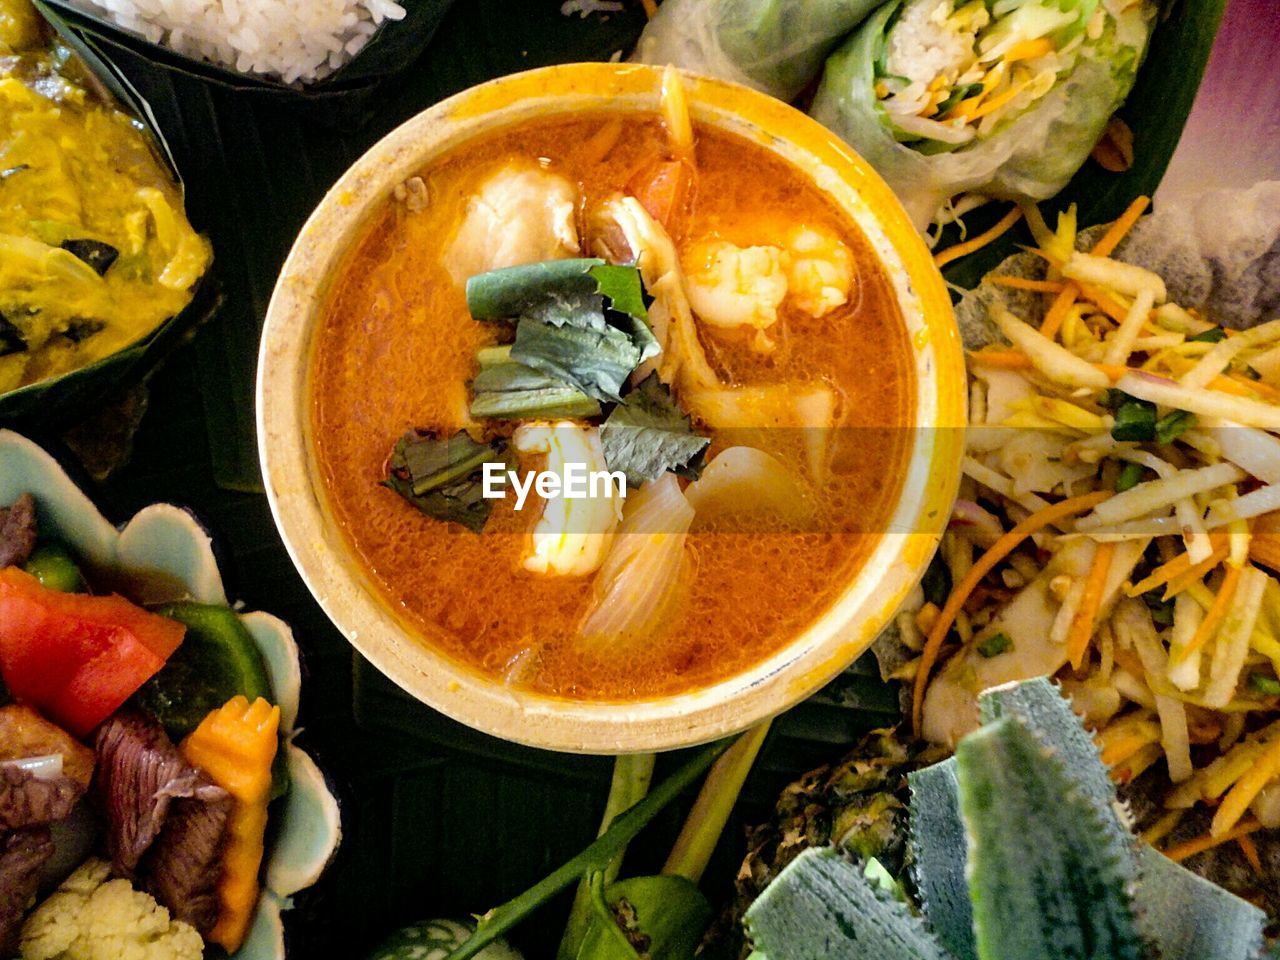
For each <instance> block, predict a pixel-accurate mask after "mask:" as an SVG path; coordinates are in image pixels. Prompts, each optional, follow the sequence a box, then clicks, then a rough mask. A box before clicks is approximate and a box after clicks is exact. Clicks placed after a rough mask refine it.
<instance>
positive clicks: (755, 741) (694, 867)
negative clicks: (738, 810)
mask: <svg viewBox="0 0 1280 960" xmlns="http://www.w3.org/2000/svg"><path fill="white" fill-rule="evenodd" d="M769 724H770V721H768V720H766V721H765V722H764V723H762V724H760V725H759V726H756V727H753V728H752V729H750V730H748V731H747V732H746V733H744V734H743V735H742V736H741V737H739V738H738V740H737V742H736V743H734V745H733V746H732V747H730V748H729V749H728V750H727V751H725V754H724V756H722V757H721V758H720V759H719V760H717V761H716V765H715V766H714V767H712V768H711V772H710V773H709V774H707V779H706V780H705V781H704V782H703V784H702V789H701V790H700V791H699V792H698V799H697V800H695V801H694V804H693V809H692V810H690V811H689V818H688V819H687V820H685V822H684V828H683V829H682V830H681V831H680V836H678V837H677V838H676V842H675V846H673V847H672V848H671V855H670V856H669V857H667V862H666V864H665V865H664V866H663V868H662V872H663V873H665V874H670V875H674V876H680V877H685V878H687V879H689V880H692V881H693V882H694V883H697V882H698V881H699V880H701V879H702V871H703V870H705V869H706V868H707V861H708V860H710V859H711V853H712V851H713V850H715V847H716V844H717V843H719V841H720V834H721V833H723V832H724V825H725V823H727V822H728V820H729V813H730V812H731V811H732V810H733V806H734V804H735V803H737V802H738V794H739V793H740V792H741V791H742V784H743V783H744V782H745V781H746V779H747V774H748V773H750V772H751V767H752V765H753V764H754V763H755V762H756V755H757V754H759V752H760V747H761V746H762V745H763V744H764V740H765V737H766V736H767V735H768V733H769Z"/></svg>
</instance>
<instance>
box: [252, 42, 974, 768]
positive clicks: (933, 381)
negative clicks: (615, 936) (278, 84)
mask: <svg viewBox="0 0 1280 960" xmlns="http://www.w3.org/2000/svg"><path fill="white" fill-rule="evenodd" d="M257 413H258V429H259V444H260V452H261V461H262V467H263V475H264V478H265V481H266V485H267V491H268V497H269V499H270V502H271V507H272V510H273V513H274V516H275V519H276V523H277V525H278V527H279V529H280V532H281V534H282V536H283V537H284V540H285V542H286V544H287V546H288V548H289V551H290V554H291V556H292V557H293V560H294V562H295V564H296V565H297V567H298V570H299V571H300V572H301V574H302V576H303V578H304V580H305V581H306V583H307V585H308V587H309V588H310V590H311V592H312V593H313V594H314V596H315V598H316V599H317V601H318V602H319V603H320V605H321V606H322V607H323V608H324V610H325V611H326V613H327V614H328V615H329V617H330V618H331V619H332V620H333V622H334V623H335V624H336V625H337V626H338V628H339V629H341V630H342V632H343V633H344V635H345V636H346V637H347V638H348V639H349V640H350V642H351V643H352V644H353V645H354V647H355V648H356V649H357V650H358V651H359V652H360V653H361V654H363V655H364V656H365V657H367V658H368V659H369V660H370V661H372V663H373V664H374V665H375V666H377V667H378V668H379V669H380V670H382V671H383V672H384V673H385V674H386V675H387V676H388V677H390V678H391V679H392V680H394V681H395V682H396V683H397V684H399V685H400V686H401V687H402V688H403V689H404V690H406V691H408V692H409V693H410V694H412V695H413V696H415V697H417V698H418V699H420V700H421V701H423V702H424V703H426V704H428V705H430V706H431V707H433V708H435V709H437V710H439V711H441V712H443V713H445V714H447V715H449V716H451V717H454V718H456V719H458V720H461V721H463V722H465V723H467V724H469V725H471V726H473V727H476V728H478V729H480V730H483V731H486V732H488V733H491V734H495V735H497V736H500V737H504V738H506V739H509V740H513V741H518V742H521V743H525V744H530V745H534V746H540V747H547V748H552V749H558V750H572V751H579V752H598V753H620V752H627V751H649V750H659V749H666V748H673V747H677V746H684V745H690V744H694V743H698V742H703V741H708V740H711V739H714V738H717V737H720V736H723V735H726V734H728V733H731V732H734V731H737V730H741V729H744V728H746V727H748V726H750V725H752V724H754V723H756V722H758V721H761V720H763V719H765V718H767V717H770V716H773V715H776V714H777V713H779V712H781V711H783V710H785V709H787V708H788V707H790V706H792V705H794V704H795V703H797V702H798V701H800V700H801V699H803V698H804V697H806V696H808V695H809V694H811V693H813V692H814V691H816V690H817V689H819V688H820V687H821V686H822V685H823V684H825V683H827V682H828V681H829V680H831V679H832V678H833V677H834V676H835V675H836V674H838V673H839V672H840V671H841V670H843V669H844V668H845V667H847V666H848V664H850V663H851V662H852V661H853V660H854V659H855V658H856V657H857V656H858V655H859V654H860V653H862V652H863V651H865V650H866V649H867V647H868V646H869V645H870V644H871V642H872V641H873V640H874V638H875V637H876V635H877V634H878V633H879V632H880V631H881V630H882V629H883V628H884V627H885V626H886V624H888V623H889V621H890V620H891V619H892V617H893V615H894V613H895V611H896V609H897V608H898V606H899V605H900V603H901V602H902V601H903V599H904V598H905V597H906V595H907V593H908V592H909V591H910V590H911V589H912V588H913V587H914V586H915V584H916V583H917V582H918V580H919V578H920V577H921V575H922V574H923V572H924V570H925V567H926V566H927V564H928V562H929V560H930V558H931V556H932V554H933V552H934V549H935V547H936V545H937V541H938V538H939V536H940V535H941V532H942V530H943V528H944V525H945V522H946V518H947V516H948V514H949V512H950V507H951V503H952V500H953V498H954V496H955V489H956V486H957V483H958V478H959V463H960V457H961V453H962V446H963V442H962V429H961V428H962V425H963V423H964V416H965V388H964V371H963V358H962V353H961V348H960V345H959V342H958V338H957V334H956V330H955V327H954V322H953V318H952V314H951V309H950V302H949V300H948V296H947V291H946V289H945V287H944V285H943V282H942V280H941V277H940V276H939V274H938V273H937V271H936V269H935V268H934V266H933V263H932V260H931V259H930V256H929V253H928V251H927V249H926V248H925V246H924V244H923V243H922V241H921V239H920V237H919V235H918V234H917V233H916V232H915V231H914V229H913V228H912V227H911V224H910V222H909V220H908V219H907V217H906V215H905V213H904V212H903V210H902V209H901V207H900V206H899V204H898V203H897V201H896V200H895V198H894V197H893V195H892V194H891V193H890V191H889V190H888V188H887V187H886V186H885V185H884V183H883V182H882V181H881V180H880V179H879V178H878V177H877V176H876V174H875V173H874V172H873V171H872V170H871V168H870V167H869V166H867V165H866V164H865V163H864V162H863V161H862V160H861V159H860V158H858V157H857V156H856V155H854V154H853V153H852V152H851V151H849V149H848V148H847V147H846V146H844V145H843V144H842V143H840V142H839V141H838V140H837V138H835V137H834V136H832V135H831V134H830V133H829V132H828V131H826V130H825V129H823V128H822V127H820V126H819V125H817V124H816V123H814V122H813V121H811V120H810V119H808V118H807V117H805V116H804V115H803V114H801V113H799V112H798V111H796V110H794V109H792V108H791V107H789V106H787V105H785V104H782V103H780V102H778V101H776V100H773V99H771V98H768V97H765V96H763V95H760V94H758V93H755V92H753V91H750V90H747V89H745V88H742V87H738V86H735V85H733V84H727V83H723V82H720V81H716V80H711V79H705V78H701V77H697V76H693V75H687V74H675V73H674V72H672V71H667V72H665V73H664V72H663V71H660V70H656V69H654V68H650V67H645V66H635V65H621V64H573V65H565V66H555V67H549V68H545V69H540V70H534V71H531V72H528V73H524V74H519V75H515V76H511V77H506V78H502V79H500V80H495V81H492V82H490V83H486V84H484V85H482V86H479V87H476V88H473V89H471V90H468V91H466V92H464V93H461V94H459V95H457V96H455V97H453V98H451V99H450V100H447V101H445V102H443V103H441V104H439V105H437V106H435V107H432V108H431V109H429V110H427V111H426V112H424V113H422V114H420V115H418V116H417V117H415V118H414V119H412V120H410V121H408V122H407V123H406V124H404V125H403V126H402V127H400V128H399V129H397V130H395V131H394V132H392V133H391V134H389V135H388V136H387V137H386V138H385V139H383V140H382V141H381V142H380V143H378V144H377V145H376V146H375V147H373V148H372V149H371V150H370V151H369V152H368V153H367V154H366V155H365V156H364V157H362V158H361V159H360V160H358V161H357V162H356V163H355V164H354V165H353V166H352V167H351V169H350V170H349V171H348V172H347V173H346V174H345V175H344V176H343V177H342V178H341V179H340V180H339V181H338V183H337V184H336V185H335V186H334V187H333V189H332V190H331V191H330V192H329V193H328V195H327V196H326V197H325V199H324V201H323V202H322V203H321V204H320V206H319V207H318V208H317V210H316V211H315V213H314V214H313V215H312V217H311V218H310V220H309V221H308V222H307V224H306V226H305V227H304V228H303V230H302V232H301V234H300V236H299V237H298V240H297V242H296V244H295V246H294V248H293V251H292V252H291V254H290V256H289V258H288V261H287V262H286V264H285V266H284V269H283V271H282V273H281V276H280V279H279V282H278V285H277V287H276V290H275V293H274V296H273V298H272V301H271V305H270V308H269V311H268V315H267V321H266V326H265V330H264V334H263V339H262V346H261V355H260V363H259V379H258V411H257ZM575 471H576V474H575ZM491 474H492V475H491ZM575 475H576V477H577V479H578V480H579V481H581V482H576V483H575ZM584 476H585V477H588V478H590V480H591V483H590V484H588V483H587V482H586V481H585V480H583V479H582V478H583V477H584ZM596 478H599V479H600V481H601V482H600V483H599V485H598V486H597V485H596V484H595V483H594V481H595V479H596Z"/></svg>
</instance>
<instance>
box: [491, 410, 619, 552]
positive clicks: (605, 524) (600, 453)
mask: <svg viewBox="0 0 1280 960" xmlns="http://www.w3.org/2000/svg"><path fill="white" fill-rule="evenodd" d="M513 440H514V442H515V447H516V449H517V450H519V451H520V452H521V453H545V454H546V455H547V466H546V471H547V473H555V474H558V475H559V477H560V485H561V489H560V493H559V495H557V496H552V497H548V498H547V499H546V501H545V503H544V504H543V507H542V516H541V517H539V518H538V522H537V523H536V524H535V525H534V528H533V532H532V534H531V535H530V537H529V546H528V548H527V550H526V552H525V556H524V561H523V565H524V568H525V569H526V570H528V571H529V572H530V573H537V574H541V575H542V576H556V577H582V576H586V575H587V574H589V573H594V572H595V570H596V568H597V567H599V566H600V564H601V563H602V562H603V561H604V556H605V554H606V553H608V552H609V544H610V543H612V541H613V531H614V528H615V527H617V525H618V520H619V519H620V517H621V514H622V499H623V494H622V493H621V492H620V489H619V488H620V487H623V488H625V484H626V480H625V478H622V477H621V475H619V476H618V479H619V480H621V483H615V482H612V481H611V482H608V483H601V482H599V480H600V478H599V477H598V476H595V475H597V474H599V473H600V472H601V471H606V470H608V467H607V466H606V465H605V459H604V450H602V449H601V447H600V433H599V431H598V430H596V429H595V428H594V427H592V428H590V429H587V428H584V427H580V426H578V425H577V424H576V423H573V422H572V421H569V420H562V421H560V422H559V423H556V424H555V425H553V426H548V425H545V424H541V425H539V424H525V425H524V426H521V427H520V428H519V429H518V430H516V432H515V437H514V438H513ZM570 466H572V467H573V470H574V472H575V475H576V478H577V479H574V478H573V477H571V476H569V473H568V470H569V467H570ZM570 485H573V486H579V487H585V489H586V492H588V493H589V494H591V495H589V496H568V495H566V491H567V489H568V487H569V486H570Z"/></svg>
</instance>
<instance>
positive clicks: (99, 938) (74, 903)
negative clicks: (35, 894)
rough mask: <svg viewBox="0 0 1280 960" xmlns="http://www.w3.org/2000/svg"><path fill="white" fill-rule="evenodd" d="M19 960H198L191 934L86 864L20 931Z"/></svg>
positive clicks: (105, 869) (198, 944) (200, 947)
mask: <svg viewBox="0 0 1280 960" xmlns="http://www.w3.org/2000/svg"><path fill="white" fill-rule="evenodd" d="M20 949H21V954H20V956H21V958H22V960H200V958H201V957H202V956H203V954H204V942H203V941H202V940H201V939H200V934H198V933H196V931H195V928H194V927H192V926H190V925H189V924H186V923H183V922H181V921H180V920H171V919H170V918H169V911H168V910H166V909H165V908H164V907H162V906H160V904H158V903H156V901H155V900H154V899H152V898H151V897H150V896H148V895H147V894H145V893H141V892H139V891H137V890H135V889H133V887H132V886H131V885H130V884H129V881H128V880H112V879H111V867H110V866H109V865H108V864H107V863H105V862H104V861H102V860H96V859H95V860H89V861H87V862H86V863H85V864H84V865H83V866H81V867H80V869H78V870H77V871H76V872H75V873H73V874H71V876H70V877H68V878H67V879H66V881H64V882H63V884H62V886H60V887H59V888H58V889H57V890H56V891H54V893H53V894H52V895H50V897H49V899H47V900H46V901H45V902H44V903H42V904H40V906H38V907H36V909H35V911H34V912H33V913H32V914H31V916H30V917H28V918H27V922H26V923H25V924H23V927H22V942H21V948H20Z"/></svg>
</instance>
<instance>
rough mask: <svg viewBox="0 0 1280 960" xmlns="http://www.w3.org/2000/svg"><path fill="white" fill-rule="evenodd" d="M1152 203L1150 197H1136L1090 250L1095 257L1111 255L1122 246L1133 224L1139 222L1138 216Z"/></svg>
mask: <svg viewBox="0 0 1280 960" xmlns="http://www.w3.org/2000/svg"><path fill="white" fill-rule="evenodd" d="M1150 205H1151V198H1150V197H1147V196H1142V197H1138V198H1137V199H1135V200H1134V201H1133V203H1131V204H1129V208H1128V209H1127V210H1125V212H1124V213H1122V214H1120V216H1119V217H1117V218H1116V221H1115V223H1113V224H1111V226H1109V227H1107V232H1106V233H1104V234H1103V235H1102V237H1101V238H1100V239H1099V240H1098V242H1097V243H1095V244H1094V245H1093V249H1092V250H1091V251H1089V252H1090V253H1092V254H1093V255H1094V256H1095V257H1109V256H1111V254H1113V253H1115V251H1116V247H1118V246H1120V241H1121V240H1123V239H1124V238H1125V237H1127V236H1128V235H1129V231H1130V230H1132V229H1133V225H1134V224H1135V223H1137V222H1138V218H1139V217H1141V216H1142V215H1143V213H1145V212H1146V209H1147V207H1148V206H1150Z"/></svg>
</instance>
